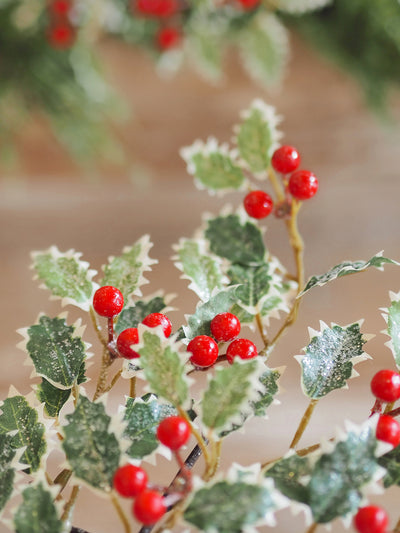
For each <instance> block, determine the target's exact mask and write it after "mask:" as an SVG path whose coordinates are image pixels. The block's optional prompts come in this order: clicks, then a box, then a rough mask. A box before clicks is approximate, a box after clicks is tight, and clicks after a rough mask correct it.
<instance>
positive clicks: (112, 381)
mask: <svg viewBox="0 0 400 533" xmlns="http://www.w3.org/2000/svg"><path fill="white" fill-rule="evenodd" d="M121 374H122V369H121V370H118V372H117V373H116V374H115V376H114V377H113V378H112V380H111V383H110V384H109V385H108V387H107V388H106V389H105V390H104V392H109V391H110V390H111V389H112V388H113V387H114V385H115V384H116V383H117V381H118V380H119V378H120V377H121Z"/></svg>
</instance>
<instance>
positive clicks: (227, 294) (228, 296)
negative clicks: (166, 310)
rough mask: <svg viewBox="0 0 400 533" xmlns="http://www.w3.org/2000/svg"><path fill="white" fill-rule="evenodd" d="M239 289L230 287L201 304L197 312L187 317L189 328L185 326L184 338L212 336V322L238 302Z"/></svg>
mask: <svg viewBox="0 0 400 533" xmlns="http://www.w3.org/2000/svg"><path fill="white" fill-rule="evenodd" d="M237 289H238V287H228V288H227V289H224V290H221V291H219V292H217V293H216V294H214V296H212V297H211V298H210V299H209V300H208V302H206V303H200V304H199V305H198V306H197V309H196V312H195V313H194V314H193V315H190V316H189V317H186V320H187V324H188V325H187V326H183V335H182V337H183V338H185V337H186V339H189V340H191V339H194V337H196V336H197V335H210V333H211V331H210V324H211V320H212V319H213V318H214V317H215V315H218V314H219V313H225V312H227V311H229V310H230V309H231V307H232V306H233V305H234V303H236V302H237V295H236V293H237Z"/></svg>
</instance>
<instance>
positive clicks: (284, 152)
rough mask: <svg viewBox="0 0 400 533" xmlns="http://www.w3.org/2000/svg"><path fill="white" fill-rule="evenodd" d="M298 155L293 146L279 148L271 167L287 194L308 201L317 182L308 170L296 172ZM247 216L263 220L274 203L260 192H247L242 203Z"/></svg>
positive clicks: (266, 194) (268, 196)
mask: <svg viewBox="0 0 400 533" xmlns="http://www.w3.org/2000/svg"><path fill="white" fill-rule="evenodd" d="M300 160H301V159H300V154H299V152H298V151H297V150H296V148H294V147H293V146H287V145H285V146H281V147H280V148H278V149H277V150H275V152H274V153H273V155H272V159H271V165H272V168H273V169H274V170H276V172H279V173H280V174H282V176H283V182H284V185H285V190H286V193H287V194H290V195H291V196H292V197H293V198H295V199H296V200H309V199H310V198H312V197H313V196H314V194H316V192H317V191H318V180H317V178H316V176H315V175H314V174H313V173H312V172H310V171H309V170H297V169H298V167H299V165H300ZM243 204H244V208H245V210H246V212H247V214H248V215H249V216H251V217H253V218H258V219H261V218H265V217H267V216H268V215H269V214H271V212H272V210H273V208H274V202H273V200H272V198H271V196H270V195H269V194H268V193H266V192H265V191H262V190H256V191H251V192H249V193H248V194H247V195H246V197H245V198H244V201H243Z"/></svg>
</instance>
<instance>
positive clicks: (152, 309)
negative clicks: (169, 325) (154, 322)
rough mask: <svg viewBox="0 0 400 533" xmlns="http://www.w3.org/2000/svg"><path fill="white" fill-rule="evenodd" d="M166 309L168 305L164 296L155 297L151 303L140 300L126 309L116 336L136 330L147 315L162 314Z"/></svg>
mask: <svg viewBox="0 0 400 533" xmlns="http://www.w3.org/2000/svg"><path fill="white" fill-rule="evenodd" d="M165 308H166V303H165V300H164V298H163V297H162V296H155V297H154V298H151V300H149V301H142V300H139V301H138V302H135V305H134V306H132V307H124V309H122V311H121V314H120V315H119V316H118V322H117V324H116V326H115V332H116V334H117V335H119V334H120V333H121V331H124V329H127V328H136V327H137V326H138V324H140V322H142V320H143V319H144V318H145V317H146V316H147V315H149V314H150V313H161V312H162V311H164V309H165Z"/></svg>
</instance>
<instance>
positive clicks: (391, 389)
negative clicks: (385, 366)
mask: <svg viewBox="0 0 400 533" xmlns="http://www.w3.org/2000/svg"><path fill="white" fill-rule="evenodd" d="M371 391H372V394H373V395H374V396H375V397H376V398H378V400H382V401H383V402H389V403H391V402H395V401H396V400H398V399H399V398H400V374H399V373H398V372H394V371H393V370H379V372H377V373H376V374H375V376H374V377H373V378H372V380H371Z"/></svg>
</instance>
